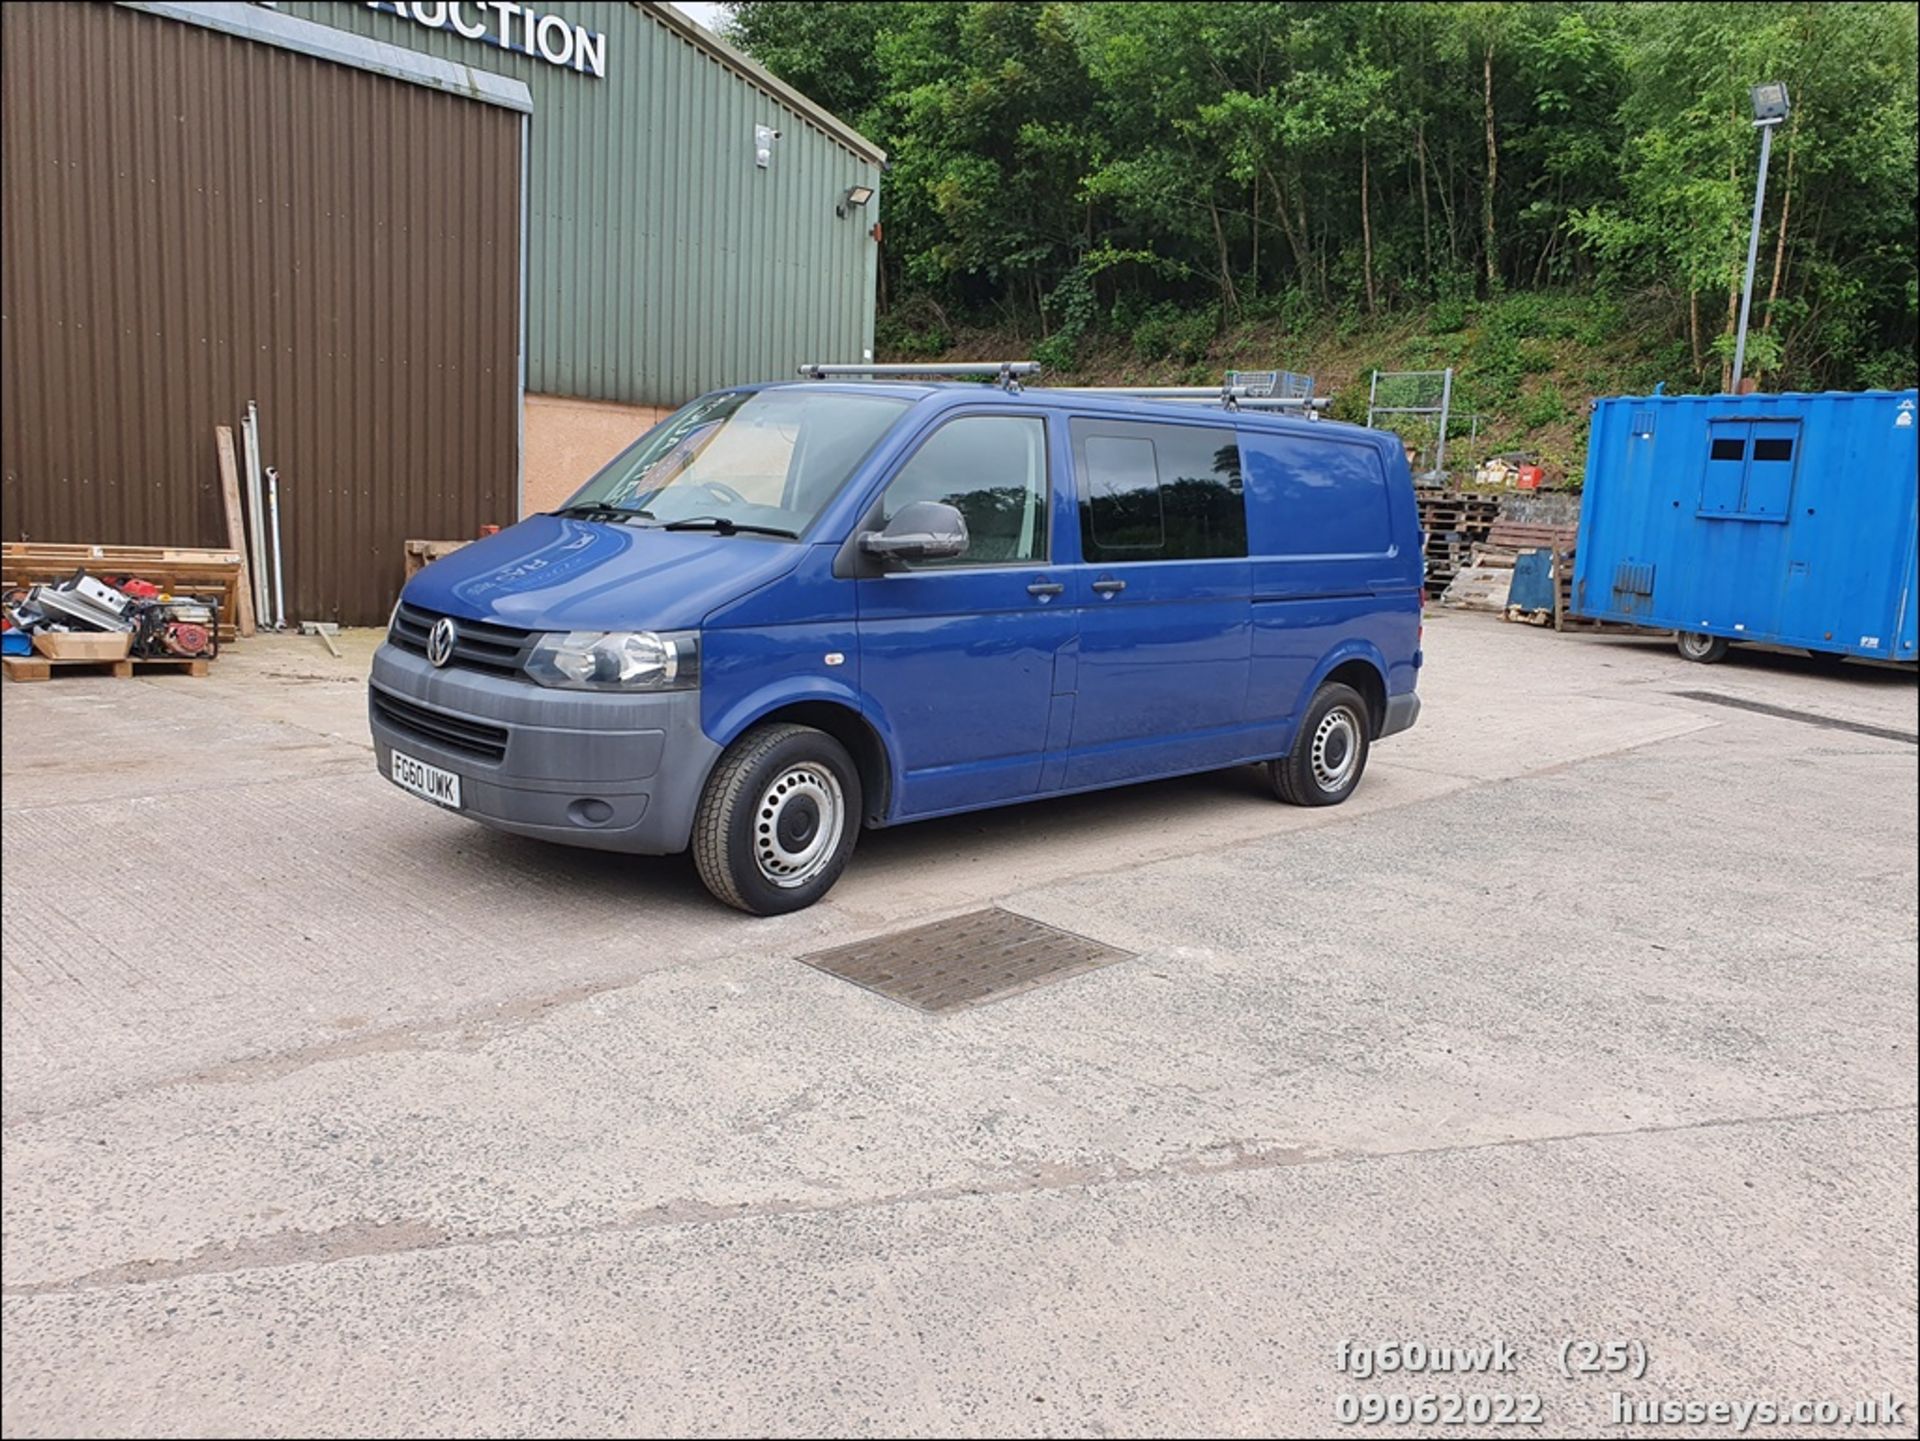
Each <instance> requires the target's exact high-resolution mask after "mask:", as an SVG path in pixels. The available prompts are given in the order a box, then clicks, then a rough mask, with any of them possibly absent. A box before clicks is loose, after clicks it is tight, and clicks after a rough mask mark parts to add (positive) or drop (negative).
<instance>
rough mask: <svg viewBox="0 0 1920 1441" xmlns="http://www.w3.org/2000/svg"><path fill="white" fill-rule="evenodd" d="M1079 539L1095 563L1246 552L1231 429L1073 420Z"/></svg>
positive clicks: (1235, 446) (1236, 452) (1242, 499)
mask: <svg viewBox="0 0 1920 1441" xmlns="http://www.w3.org/2000/svg"><path fill="white" fill-rule="evenodd" d="M1070 429H1071V433H1072V436H1073V459H1074V468H1075V470H1076V471H1077V472H1078V474H1079V482H1080V542H1081V546H1082V548H1083V551H1084V553H1085V555H1086V558H1087V559H1088V560H1089V561H1095V562H1126V561H1131V560H1206V559H1210V558H1213V557H1217V556H1240V555H1245V554H1246V553H1247V505H1246V499H1245V496H1244V493H1243V486H1242V481H1241V475H1240V446H1239V443H1238V441H1237V440H1236V438H1235V436H1234V433H1233V431H1232V430H1230V429H1227V428H1225V427H1215V426H1200V425H1155V424H1150V423H1143V422H1134V421H1108V420H1086V419H1080V420H1075V421H1073V422H1072V425H1071V427H1070Z"/></svg>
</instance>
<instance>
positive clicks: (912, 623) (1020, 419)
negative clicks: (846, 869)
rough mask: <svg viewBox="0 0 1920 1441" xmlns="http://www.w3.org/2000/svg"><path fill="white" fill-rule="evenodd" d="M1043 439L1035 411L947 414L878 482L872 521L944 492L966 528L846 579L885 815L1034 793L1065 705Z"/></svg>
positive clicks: (1067, 617)
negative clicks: (955, 547) (892, 766)
mask: <svg viewBox="0 0 1920 1441" xmlns="http://www.w3.org/2000/svg"><path fill="white" fill-rule="evenodd" d="M1049 442H1050V437H1049V433H1048V421H1047V418H1046V417H1045V416H1043V415H1039V414H1009V413H1007V412H1005V411H1001V410H998V409H996V410H995V411H994V413H992V414H961V415H956V416H952V417H949V418H948V419H946V420H944V421H942V422H941V423H940V424H939V426H938V427H937V428H936V429H935V430H933V431H932V432H931V433H930V434H929V435H927V436H926V437H925V438H924V439H923V440H922V441H921V443H920V444H919V445H918V446H917V447H916V448H915V449H914V451H913V452H912V453H911V454H910V455H908V457H907V458H906V459H905V460H904V461H902V462H901V464H900V466H899V468H898V469H897V470H896V471H895V472H894V474H893V476H892V478H891V479H890V480H889V481H888V483H887V487H886V491H885V493H884V496H883V498H882V503H881V509H882V512H883V513H882V515H881V517H880V521H879V523H880V524H881V525H884V524H885V523H886V520H887V518H888V517H891V516H892V515H894V514H896V513H897V512H898V511H899V510H900V509H901V508H902V507H904V506H906V505H908V504H911V503H912V502H914V501H921V500H937V501H944V502H946V503H947V504H948V505H951V506H954V507H955V508H957V509H958V510H959V511H960V513H961V514H962V515H963V516H965V517H966V521H967V531H968V538H969V545H968V549H967V552H966V553H965V554H964V555H960V556H956V557H954V558H952V559H950V560H929V561H914V562H910V563H904V564H902V563H896V564H895V565H894V566H893V567H892V568H890V569H888V570H887V571H886V572H884V573H883V574H879V575H867V576H864V577H862V578H861V579H859V580H857V581H856V582H855V585H856V587H857V594H858V600H857V604H858V608H859V635H860V682H861V689H862V690H863V691H864V693H865V698H866V704H867V706H868V708H869V713H870V718H871V719H872V720H873V721H874V723H875V725H876V726H878V727H879V728H880V729H881V730H882V732H883V733H885V734H887V735H888V736H889V737H890V738H891V739H892V741H893V744H894V746H895V748H896V751H897V753H898V754H899V756H900V758H901V761H902V767H901V773H900V775H899V776H898V777H897V778H896V788H895V794H894V798H893V805H892V807H891V810H890V818H892V819H904V818H906V817H908V816H925V815H934V814H938V813H939V812H942V811H951V810H965V809H969V808H971V807H973V806H978V805H989V804H992V803H993V802H995V801H1004V800H1015V799H1019V798H1020V797H1023V796H1030V795H1033V794H1034V793H1035V792H1036V791H1038V790H1039V789H1040V781H1041V766H1042V762H1043V760H1044V759H1045V756H1046V754H1047V751H1048V748H1049V744H1050V736H1049V732H1050V730H1052V729H1056V728H1057V729H1058V730H1059V731H1060V732H1061V734H1060V735H1059V736H1058V737H1055V738H1053V744H1054V745H1055V746H1056V748H1057V746H1059V745H1063V744H1064V742H1065V734H1064V732H1065V729H1066V726H1067V724H1068V723H1069V721H1070V718H1071V710H1072V701H1071V697H1070V696H1063V697H1062V698H1061V701H1060V702H1059V704H1058V706H1057V707H1056V702H1055V699H1054V690H1055V679H1054V677H1055V663H1056V657H1058V656H1059V654H1060V652H1061V650H1062V649H1063V648H1065V647H1066V646H1067V644H1068V643H1069V642H1070V641H1071V640H1072V639H1073V637H1074V633H1075V616H1074V609H1073V605H1072V597H1071V596H1069V595H1068V594H1067V593H1066V581H1067V577H1066V575H1065V574H1064V573H1063V572H1060V571H1059V570H1057V569H1056V568H1055V567H1054V566H1053V564H1052V557H1053V550H1052V547H1053V544H1054V536H1053V534H1052V532H1053V529H1054V527H1053V525H1052V523H1051V522H1052V519H1053V514H1052V513H1053V509H1054V493H1053V485H1054V477H1053V469H1054V467H1053V466H1052V465H1051V464H1050V463H1049V453H1050V449H1051V447H1050V443H1049ZM1056 711H1057V720H1058V724H1057V726H1056Z"/></svg>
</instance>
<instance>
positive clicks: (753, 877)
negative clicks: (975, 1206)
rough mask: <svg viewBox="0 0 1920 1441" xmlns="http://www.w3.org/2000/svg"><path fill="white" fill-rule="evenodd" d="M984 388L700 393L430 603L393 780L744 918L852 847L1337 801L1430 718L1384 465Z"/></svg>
mask: <svg viewBox="0 0 1920 1441" xmlns="http://www.w3.org/2000/svg"><path fill="white" fill-rule="evenodd" d="M850 368H851V367H849V369H850ZM980 368H983V369H985V370H987V371H989V372H992V371H998V372H1000V384H998V385H955V384H930V383H924V382H919V383H904V382H894V381H892V380H889V379H886V378H879V379H854V378H852V377H850V376H848V377H842V376H839V375H836V374H832V373H830V372H831V370H832V369H837V368H829V367H818V368H817V370H818V372H821V373H820V374H819V376H818V378H813V379H808V380H805V381H801V382H795V383H787V384H781V385H765V386H741V387H736V388H733V389H728V390H722V391H715V392H712V393H711V394H708V395H705V396H702V397H700V398H699V399H698V400H695V401H693V402H691V403H690V404H688V405H687V406H684V407H682V409H681V410H679V411H677V412H675V414H674V415H672V416H670V417H669V418H668V419H667V420H665V421H663V422H661V424H660V425H658V426H656V427H655V428H654V429H653V430H651V431H649V432H648V433H647V434H646V435H645V436H642V437H641V438H640V439H639V440H638V441H636V442H635V443H634V444H633V446H632V447H630V448H629V449H628V450H627V451H626V452H623V453H622V454H621V455H619V456H616V457H615V458H614V459H613V460H612V461H610V462H609V463H608V464H607V466H606V467H605V468H604V469H603V470H602V471H601V472H600V474H599V475H598V476H596V477H595V478H594V479H593V480H591V481H589V482H588V483H587V485H586V486H585V488H584V489H582V490H581V491H580V492H579V494H577V495H576V496H574V497H573V499H572V500H571V501H569V502H568V503H567V504H566V505H564V506H562V507H560V508H559V509H558V510H556V511H554V512H552V513H549V514H545V515H536V516H531V517H529V518H527V519H526V520H523V521H522V522H521V523H520V524H518V525H516V526H514V527H512V528H511V529H509V530H504V531H501V532H500V533H499V534H497V535H492V536H489V537H487V538H486V539H484V540H480V541H477V542H475V543H474V544H472V545H469V546H466V547H464V548H463V549H461V550H459V551H457V552H455V553H454V554H453V555H450V556H448V557H447V558H445V559H444V560H441V561H438V562H436V563H435V564H433V565H430V566H428V567H427V568H426V569H425V570H423V571H421V572H420V573H419V574H418V575H416V576H414V577H413V579H412V580H411V581H409V582H408V584H407V587H406V589H405V591H404V592H403V593H402V595H401V598H400V603H399V605H398V606H397V607H396V608H395V611H394V616H393V619H392V622H391V624H390V628H389V631H388V637H387V643H386V644H384V645H382V646H381V647H380V649H379V651H378V653H377V654H376V655H375V657H374V663H373V673H372V676H371V683H370V687H369V690H370V694H369V698H368V699H369V709H370V713H371V714H370V720H371V724H372V730H373V736H374V741H375V749H376V753H377V757H378V764H379V766H380V769H381V771H382V773H383V774H385V775H386V776H387V777H388V778H389V779H391V780H392V781H393V782H394V783H395V784H397V785H399V786H401V787H403V788H405V789H407V790H409V791H412V792H413V793H414V794H415V795H418V796H420V797H422V798H424V799H426V800H429V801H432V802H434V803H436V804H438V805H441V806H444V807H446V808H447V809H449V810H454V811H458V812H459V813H461V814H462V815H465V816H467V817H469V818H470V819H473V820H477V821H480V822H482V823H483V824H486V825H490V826H494V827H497V828H499V829H503V830H509V831H514V832H517V833H519V834H521V835H529V836H536V837H540V838H543V839H548V840H554V841H560V842H563V843H566V844H571V845H576V846H588V847H594V848H598V849H604V850H617V851H627V852H633V853H639V854H655V855H658V854H669V853H673V852H677V851H683V850H691V851H692V852H693V854H694V859H695V862H696V864H697V866H698V868H699V871H700V874H701V877H702V879H703V880H705V881H706V883H707V885H708V886H709V888H710V889H712V891H713V892H714V894H715V895H716V896H718V897H719V898H720V899H721V900H723V901H726V902H728V903H729V904H732V905H735V906H738V907H740V908H742V909H745V910H749V911H753V912H756V913H759V914H763V915H764V914H773V913H776V912H780V911H790V910H795V909H798V908H799V907H801V906H805V905H808V904H811V903H812V902H813V901H814V900H816V899H817V898H818V897H819V896H821V895H823V894H824V893H825V892H826V890H827V888H828V887H830V886H831V885H832V884H833V882H834V879H835V878H836V877H837V876H838V875H839V873H840V870H841V868H842V867H843V866H844V865H845V863H846V860H847V857H848V855H849V853H850V852H851V851H852V848H853V845H854V841H855V839H856V837H857V836H858V833H859V831H860V830H861V829H862V827H863V826H864V827H876V826H889V825H896V824H899V823H901V822H904V821H916V820H922V819H926V818H928V817H932V816H941V815H950V814H952V813H954V812H956V811H965V810H973V809H976V808H979V807H982V806H995V805H1005V804H1008V803H1011V802H1015V801H1025V800H1033V799H1037V798H1039V797H1042V796H1053V795H1064V794H1067V793H1070V792H1074V791H1086V790H1094V789H1098V788H1101V787H1106V786H1115V785H1125V784H1129V783H1131V782H1135V781H1144V780H1153V779H1158V778H1160V777H1164V776H1172V775H1180V774H1183V773H1187V772H1193V771H1201V770H1211V769H1215V768H1219V767H1225V766H1232V765H1240V764H1248V763H1253V764H1261V765H1264V766H1266V767H1267V769H1268V772H1269V777H1270V780H1271V783H1272V786H1273V789H1274V791H1275V793H1276V795H1277V796H1278V798H1279V799H1281V800H1286V801H1291V802H1294V803H1296V804H1301V805H1336V804H1338V803H1339V802H1341V801H1343V800H1345V799H1346V798H1347V796H1348V795H1349V794H1351V793H1352V791H1353V789H1354V787H1355V786H1356V785H1357V784H1358V783H1359V781H1360V777H1361V773H1362V771H1363V770H1364V768H1365V765H1366V758H1367V753H1368V750H1369V748H1370V747H1371V745H1372V744H1373V743H1374V742H1375V741H1378V740H1381V739H1384V738H1385V737H1387V736H1390V735H1393V734H1395V733H1396V732H1399V731H1402V730H1405V729H1406V728H1407V727H1408V726H1410V725H1412V724H1413V723H1414V719H1415V717H1416V716H1417V715H1418V712H1419V706H1420V702H1419V699H1418V696H1417V695H1416V692H1415V681H1416V678H1417V675H1418V672H1419V667H1420V662H1421V656H1420V621H1421V603H1422V587H1421V553H1420V531H1419V518H1418V516H1417V514H1416V511H1415V506H1414V497H1413V486H1412V480H1411V477H1410V476H1409V474H1408V471H1407V462H1406V456H1405V453H1404V450H1403V448H1402V446H1401V443H1400V441H1399V439H1398V437H1396V436H1394V435H1392V434H1390V433H1388V432H1383V431H1374V430H1363V429H1361V428H1359V427H1357V426H1351V425H1342V424H1339V423H1337V422H1335V421H1330V420H1320V419H1310V418H1304V417H1308V416H1312V415H1313V414H1314V412H1315V411H1316V410H1317V409H1318V408H1319V407H1320V406H1322V405H1323V404H1324V402H1322V401H1318V400H1314V399H1311V398H1307V399H1304V400H1303V399H1298V398H1295V399H1288V398H1284V397H1278V396H1274V395H1272V394H1271V393H1270V392H1269V393H1267V394H1266V395H1265V396H1264V397H1262V396H1260V395H1258V394H1253V393H1243V392H1246V391H1247V390H1248V388H1247V387H1242V386H1238V385H1235V384H1233V383H1231V382H1230V383H1229V385H1228V386H1227V387H1226V388H1225V389H1224V390H1213V391H1206V390H1200V391H1186V392H1179V391H1175V392H1167V391H1155V392H1148V393H1134V394H1126V395H1121V394H1101V393H1095V392H1091V391H1084V390H1068V389H1054V388H1039V387H1035V388H1031V389H1027V388H1023V387H1021V386H1020V385H1019V384H1018V381H1017V376H1016V374H1015V373H1014V372H1015V370H1016V369H1018V370H1019V371H1021V372H1023V373H1024V372H1025V371H1026V370H1028V369H1030V368H1031V366H1030V363H1026V362H1021V363H1019V365H1018V366H1017V367H1016V366H1015V365H1012V364H1009V365H1008V366H1005V367H1001V366H992V365H990V366H985V367H980ZM867 369H869V370H883V369H884V368H881V367H868V368H867ZM951 369H952V368H949V370H951ZM1189 401H1198V402H1199V403H1198V404H1193V403H1185V402H1189ZM1276 408H1281V409H1291V410H1292V411H1294V412H1295V413H1294V414H1292V415H1287V414H1272V413H1263V410H1264V411H1271V410H1273V409H1276Z"/></svg>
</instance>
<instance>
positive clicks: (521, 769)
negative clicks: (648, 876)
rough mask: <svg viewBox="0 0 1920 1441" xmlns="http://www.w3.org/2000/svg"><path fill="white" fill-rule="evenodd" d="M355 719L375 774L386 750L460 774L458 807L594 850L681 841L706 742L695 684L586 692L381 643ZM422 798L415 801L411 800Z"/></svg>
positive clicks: (711, 748) (705, 761)
mask: <svg viewBox="0 0 1920 1441" xmlns="http://www.w3.org/2000/svg"><path fill="white" fill-rule="evenodd" d="M367 721H368V724H369V726H370V727H371V728H372V731H373V745H374V752H375V755H376V756H377V757H378V760H379V766H380V774H382V775H383V776H386V777H387V778H388V779H389V780H391V779H392V777H393V752H394V751H395V750H399V751H402V752H404V753H405V754H407V755H410V756H414V757H417V758H418V759H420V760H423V761H425V762H427V763H428V764H429V765H435V766H439V767H440V768H441V769H443V770H449V771H452V772H453V773H454V774H455V775H457V776H459V777H460V802H461V806H460V814H462V815H464V816H467V817H469V818H470V819H472V820H476V821H480V822H481V823H482V824H484V825H489V826H493V827H495V828H496V829H499V830H503V831H512V832H514V833H515V834H518V835H523V836H536V837H538V838H540V839H542V840H550V841H559V842H562V843H563V844H566V845H573V846H588V847H592V848H593V849H596V850H609V851H630V852H634V853H637V854H642V855H669V854H672V853H673V852H676V851H683V850H685V849H686V848H687V838H688V836H689V835H690V834H691V832H692V829H693V811H694V807H695V806H696V805H697V804H698V803H699V799H700V790H701V787H702V786H703V785H704V784H705V783H706V778H707V773H708V772H709V771H710V770H711V769H712V768H713V762H714V760H715V758H716V757H717V756H718V755H719V753H720V747H719V746H717V745H715V744H714V743H713V742H712V741H711V740H709V739H708V738H707V735H706V732H704V731H703V730H701V728H700V693H699V692H698V691H672V692H668V693H666V694H659V695H646V694H640V695H598V694H593V693H590V692H586V691H570V690H554V689H550V688H547V687H544V686H539V685H535V684H534V683H533V682H532V681H528V680H519V679H515V678H512V677H508V676H496V675H488V674H486V673H484V672H481V671H475V670H463V669H459V668H457V667H454V668H448V669H446V670H436V669H435V668H434V667H433V666H432V665H430V664H428V662H427V660H426V657H424V656H421V655H417V654H415V653H414V652H412V651H409V650H402V649H400V648H399V647H398V646H395V645H392V644H383V645H382V646H381V647H380V649H379V650H377V651H376V652H374V657H373V675H372V678H371V679H370V681H369V682H368V687H367ZM422 804H425V802H422Z"/></svg>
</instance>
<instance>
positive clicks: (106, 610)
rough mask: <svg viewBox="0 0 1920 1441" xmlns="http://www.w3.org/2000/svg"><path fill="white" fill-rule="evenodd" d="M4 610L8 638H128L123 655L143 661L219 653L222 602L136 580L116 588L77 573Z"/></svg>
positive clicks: (34, 589) (27, 591) (27, 592)
mask: <svg viewBox="0 0 1920 1441" xmlns="http://www.w3.org/2000/svg"><path fill="white" fill-rule="evenodd" d="M4 610H5V616H6V620H7V623H8V631H9V633H12V632H15V631H17V632H18V633H19V634H20V635H21V636H22V637H23V638H37V637H42V636H44V637H48V638H52V637H56V636H60V635H63V634H71V633H79V634H92V635H125V636H126V637H127V648H126V650H125V651H124V652H122V654H127V655H131V656H133V657H134V658H136V659H140V660H162V659H174V660H195V659H204V660H211V659H213V658H214V657H215V656H217V655H218V654H219V653H220V602H219V600H218V599H217V598H215V597H212V596H198V595H170V594H167V593H166V592H164V591H162V590H161V589H160V587H159V586H157V585H154V584H153V583H151V582H150V581H144V580H140V579H138V578H136V577H129V576H122V577H119V578H118V579H117V582H116V581H109V580H104V579H101V578H99V577H97V576H92V575H89V574H87V572H86V571H85V570H75V571H74V573H73V574H72V575H71V576H69V577H68V578H67V579H65V580H62V581H55V582H50V583H46V584H41V585H32V586H27V587H25V588H24V589H20V590H15V591H13V592H12V593H10V594H9V595H8V596H7V598H6V600H5V602H4ZM18 649H20V650H21V651H24V649H25V647H24V646H20V647H18ZM39 649H41V650H47V649H49V647H48V646H47V645H44V644H43V645H41V646H39Z"/></svg>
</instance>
